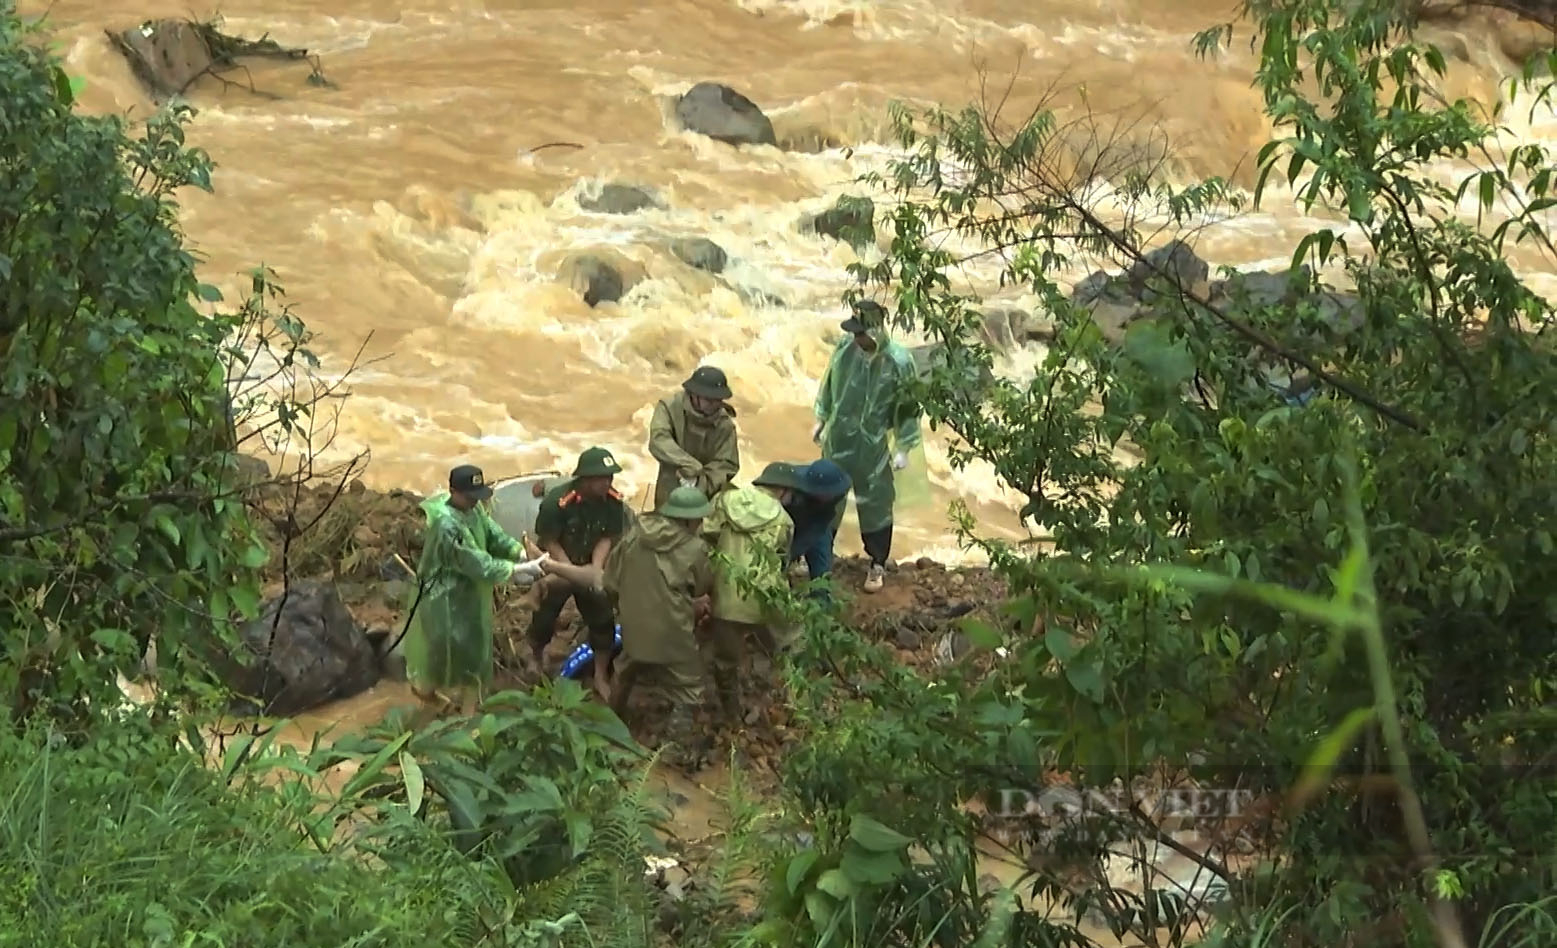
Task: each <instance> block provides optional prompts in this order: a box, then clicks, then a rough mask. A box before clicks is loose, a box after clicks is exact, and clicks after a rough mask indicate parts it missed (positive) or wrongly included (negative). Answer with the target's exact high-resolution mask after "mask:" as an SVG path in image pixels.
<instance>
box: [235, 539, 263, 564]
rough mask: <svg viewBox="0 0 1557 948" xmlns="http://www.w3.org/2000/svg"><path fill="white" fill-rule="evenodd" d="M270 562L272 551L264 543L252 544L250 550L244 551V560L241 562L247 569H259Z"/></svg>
mask: <svg viewBox="0 0 1557 948" xmlns="http://www.w3.org/2000/svg"><path fill="white" fill-rule="evenodd" d="M269 561H270V550H268V549H266V548H265V544H263V543H251V544H249V546H248V549H246V550H244V551H243V558H242V559H241V560H239V562H241V563H242V564H243V565H244V567H245V568H246V569H259V568H260V567H262V566H264V565H265V564H266V563H267V562H269Z"/></svg>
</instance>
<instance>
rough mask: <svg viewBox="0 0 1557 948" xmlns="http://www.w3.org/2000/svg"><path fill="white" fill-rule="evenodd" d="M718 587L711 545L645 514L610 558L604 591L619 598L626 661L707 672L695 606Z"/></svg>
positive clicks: (682, 528) (665, 519) (677, 525)
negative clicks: (697, 633) (700, 649)
mask: <svg viewBox="0 0 1557 948" xmlns="http://www.w3.org/2000/svg"><path fill="white" fill-rule="evenodd" d="M713 583H714V577H713V570H712V568H711V566H710V565H709V562H708V544H707V543H705V542H703V540H702V539H701V538H700V537H698V536H696V535H695V534H693V533H691V532H689V531H688V530H687V529H686V527H685V526H684V525H682V524H680V523H677V522H676V521H674V520H671V519H670V518H668V517H663V516H660V515H659V514H655V513H650V514H644V515H643V517H642V518H640V519H639V521H638V525H637V527H636V528H635V529H633V530H632V531H631V532H629V533H628V534H627V536H626V537H625V538H624V539H623V540H622V542H620V543H618V544H617V545H616V546H615V547H613V548H612V549H611V555H610V556H608V557H606V567H605V587H606V589H607V590H608V591H609V592H611V593H612V594H613V595H615V596H616V598H617V615H618V616H619V617H620V621H621V623H622V652H623V656H624V657H625V658H626V659H627V660H628V661H629V662H631V663H633V664H643V665H667V666H672V667H674V668H676V669H677V670H681V669H687V670H690V669H694V668H701V667H702V656H701V654H700V653H699V652H698V647H697V638H696V636H695V635H694V632H693V627H694V625H695V624H696V623H695V617H694V615H693V611H692V600H693V599H696V598H697V597H699V596H703V595H706V594H707V593H708V592H709V590H710V589H712V587H713Z"/></svg>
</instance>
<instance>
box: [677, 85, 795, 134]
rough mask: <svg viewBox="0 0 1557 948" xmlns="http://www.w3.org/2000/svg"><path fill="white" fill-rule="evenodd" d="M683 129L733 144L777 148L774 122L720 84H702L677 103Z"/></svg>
mask: <svg viewBox="0 0 1557 948" xmlns="http://www.w3.org/2000/svg"><path fill="white" fill-rule="evenodd" d="M676 120H677V121H678V122H680V123H681V125H682V127H683V128H685V129H686V130H687V131H690V132H697V133H698V134H699V135H707V136H708V137H709V138H712V139H715V140H716V141H721V142H724V143H726V144H729V145H776V144H778V139H777V138H776V137H775V136H774V134H773V123H772V122H771V121H769V120H768V117H767V116H766V115H763V114H762V109H760V108H758V107H757V103H755V102H753V101H752V100H750V99H748V98H746V97H745V96H743V95H741V94H740V93H739V92H736V91H735V90H734V89H732V88H730V87H729V86H726V85H720V84H719V83H717V82H700V83H698V84H697V85H695V86H693V87H692V88H690V89H688V90H687V91H686V93H685V94H683V95H682V96H681V98H680V99H677V100H676Z"/></svg>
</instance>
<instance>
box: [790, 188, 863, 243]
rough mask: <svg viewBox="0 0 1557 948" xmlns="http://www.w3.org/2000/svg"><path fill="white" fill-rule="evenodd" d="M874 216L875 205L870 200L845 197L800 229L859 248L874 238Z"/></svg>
mask: <svg viewBox="0 0 1557 948" xmlns="http://www.w3.org/2000/svg"><path fill="white" fill-rule="evenodd" d="M875 216H876V205H875V203H874V202H872V201H871V199H870V198H855V197H848V196H845V197H841V198H839V199H838V201H837V203H835V204H833V206H832V207H830V208H828V209H827V210H825V211H823V212H822V213H820V214H818V215H816V216H815V217H813V218H811V219H810V220H808V221H806V222H805V223H804V224H803V225H802V229H803V230H808V231H810V232H811V233H814V234H820V235H822V236H823V237H831V238H833V239H834V240H842V241H845V242H847V243H850V244H853V245H854V246H856V247H860V246H864V245H865V244H867V243H869V242H870V241H872V240H874V239H875V238H876V228H875V223H874V221H875Z"/></svg>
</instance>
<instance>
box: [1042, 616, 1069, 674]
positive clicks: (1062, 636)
mask: <svg viewBox="0 0 1557 948" xmlns="http://www.w3.org/2000/svg"><path fill="white" fill-rule="evenodd" d="M1043 644H1044V647H1045V648H1047V649H1048V650H1049V654H1050V655H1053V656H1054V657H1055V658H1056V659H1057V660H1058V661H1059V663H1060V664H1061V665H1063V664H1065V663H1066V662H1068V661H1070V660H1071V659H1072V658H1075V657H1076V643H1075V641H1074V640H1073V639H1072V638H1071V637H1070V630H1069V629H1067V628H1064V627H1062V626H1059V625H1053V624H1051V625H1049V626H1048V628H1046V629H1044V633H1043Z"/></svg>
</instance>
